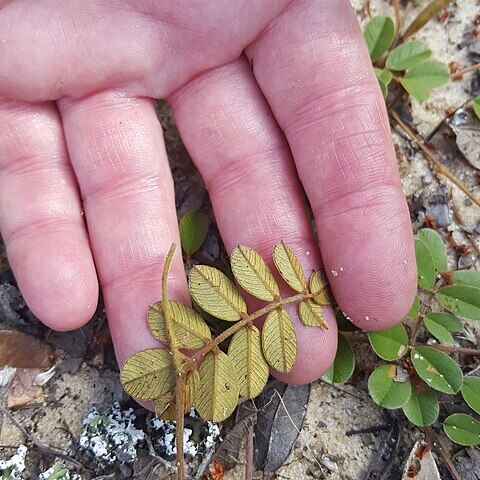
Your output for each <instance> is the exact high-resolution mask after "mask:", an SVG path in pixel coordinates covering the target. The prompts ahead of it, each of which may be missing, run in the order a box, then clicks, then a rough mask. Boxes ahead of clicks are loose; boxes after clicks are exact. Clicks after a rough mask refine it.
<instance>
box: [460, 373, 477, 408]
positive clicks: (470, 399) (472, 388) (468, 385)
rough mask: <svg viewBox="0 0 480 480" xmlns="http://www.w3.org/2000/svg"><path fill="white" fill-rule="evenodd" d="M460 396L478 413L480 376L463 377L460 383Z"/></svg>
mask: <svg viewBox="0 0 480 480" xmlns="http://www.w3.org/2000/svg"><path fill="white" fill-rule="evenodd" d="M462 397H463V399H464V400H465V402H466V403H467V405H468V406H469V407H470V408H471V409H472V410H474V411H475V412H477V413H478V414H480V378H479V377H465V378H464V379H463V385H462Z"/></svg>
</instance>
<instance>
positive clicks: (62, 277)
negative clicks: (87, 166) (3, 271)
mask: <svg viewBox="0 0 480 480" xmlns="http://www.w3.org/2000/svg"><path fill="white" fill-rule="evenodd" d="M0 123H1V125H2V128H1V129H0V230H1V232H2V236H3V239H4V241H5V245H6V247H7V253H8V258H9V262H10V265H11V267H12V269H13V272H14V274H15V277H16V279H17V282H18V285H19V287H20V289H21V291H22V294H23V296H24V298H25V301H26V302H27V304H28V306H29V307H30V309H31V310H32V312H33V313H34V314H35V315H36V316H37V317H38V318H39V319H40V320H42V321H43V322H44V323H46V324H47V325H48V326H50V327H52V328H54V329H56V330H71V329H74V328H77V327H79V326H81V325H83V324H84V323H86V322H87V321H88V320H90V318H91V317H92V316H93V314H94V312H95V308H96V305H97V299H98V298H97V297H98V281H97V278H96V273H95V267H94V264H93V259H92V255H91V253H90V246H89V242H88V236H87V231H86V228H85V224H84V221H83V216H82V207H81V204H80V199H79V195H78V190H77V185H76V181H75V176H74V174H73V172H72V169H71V166H70V164H69V161H68V154H67V149H66V146H65V142H64V138H63V132H62V127H61V122H60V118H59V115H58V112H57V110H56V108H55V106H54V105H51V104H43V105H31V104H23V103H17V102H13V101H8V100H6V99H0Z"/></svg>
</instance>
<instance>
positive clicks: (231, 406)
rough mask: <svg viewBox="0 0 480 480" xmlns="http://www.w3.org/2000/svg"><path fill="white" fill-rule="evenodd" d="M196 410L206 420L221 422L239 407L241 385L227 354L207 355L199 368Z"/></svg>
mask: <svg viewBox="0 0 480 480" xmlns="http://www.w3.org/2000/svg"><path fill="white" fill-rule="evenodd" d="M198 371H199V374H200V386H199V389H198V392H197V398H196V400H195V408H196V409H197V411H198V413H199V414H200V416H201V417H202V418H203V419H204V420H210V421H212V422H221V421H222V420H225V419H226V418H228V417H229V416H230V415H231V414H232V412H233V411H234V410H235V408H236V407H237V403H238V393H239V388H240V387H239V383H238V378H237V374H236V371H235V367H234V364H233V362H232V360H231V359H230V357H229V356H228V355H226V354H225V353H223V352H221V351H219V352H210V353H207V356H206V357H205V360H204V361H203V362H202V364H201V365H200V368H199V370H198Z"/></svg>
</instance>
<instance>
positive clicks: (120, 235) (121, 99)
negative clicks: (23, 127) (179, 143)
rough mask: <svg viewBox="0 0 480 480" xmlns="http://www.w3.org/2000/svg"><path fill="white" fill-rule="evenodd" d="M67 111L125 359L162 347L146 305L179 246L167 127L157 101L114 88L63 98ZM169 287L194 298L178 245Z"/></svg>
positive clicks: (103, 282)
mask: <svg viewBox="0 0 480 480" xmlns="http://www.w3.org/2000/svg"><path fill="white" fill-rule="evenodd" d="M60 111H61V115H62V119H63V124H64V129H65V135H66V139H67V144H68V149H69V152H70V157H71V161H72V164H73V167H74V169H75V173H76V175H77V178H78V182H79V185H80V190H81V192H82V199H83V205H84V209H85V216H86V219H87V224H88V231H89V235H90V241H91V244H92V251H93V255H94V258H95V263H96V265H97V271H98V275H99V278H100V282H101V285H102V289H103V294H104V298H105V306H106V311H107V315H108V319H109V323H110V328H111V332H112V338H113V341H114V344H115V351H116V355H117V358H118V361H119V363H120V365H122V364H123V363H124V361H125V360H126V358H127V357H128V356H130V355H132V354H133V353H135V352H137V351H139V350H142V349H145V348H150V347H158V346H159V344H158V342H157V341H156V340H155V339H154V338H153V337H152V335H151V334H150V332H149V331H148V328H147V323H146V316H147V309H148V306H149V305H150V304H151V303H153V302H156V301H158V300H159V299H160V296H161V295H160V292H161V276H162V271H163V266H164V262H165V258H166V255H167V253H168V250H169V248H170V245H171V244H172V243H176V244H177V245H180V242H179V238H178V227H177V225H178V224H177V217H176V212H175V203H174V191H173V181H172V176H171V173H170V169H169V165H168V160H167V155H166V152H165V147H164V143H163V138H162V129H161V126H160V124H159V122H158V119H157V117H156V114H155V109H154V104H153V102H152V101H151V100H147V99H140V98H137V99H135V98H129V97H127V96H124V95H122V94H118V93H115V92H105V93H99V94H96V95H93V96H90V97H87V98H85V99H83V100H78V101H72V100H69V101H67V100H65V101H62V102H60ZM168 285H169V296H170V298H175V299H178V300H181V301H187V299H188V298H189V297H188V290H187V286H186V277H185V271H184V268H183V262H182V256H181V253H180V252H179V251H178V252H177V254H176V255H175V258H174V263H173V265H172V269H171V274H170V277H169V284H168Z"/></svg>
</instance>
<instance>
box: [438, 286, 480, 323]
mask: <svg viewBox="0 0 480 480" xmlns="http://www.w3.org/2000/svg"><path fill="white" fill-rule="evenodd" d="M435 297H436V299H437V300H438V302H439V303H440V305H442V306H443V307H445V308H446V309H447V310H450V311H451V312H452V313H454V314H456V315H460V316H461V317H465V318H471V319H472V320H480V288H479V287H472V286H471V285H449V286H447V287H443V288H441V289H440V290H439V291H438V293H437V294H436V295H435Z"/></svg>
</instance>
